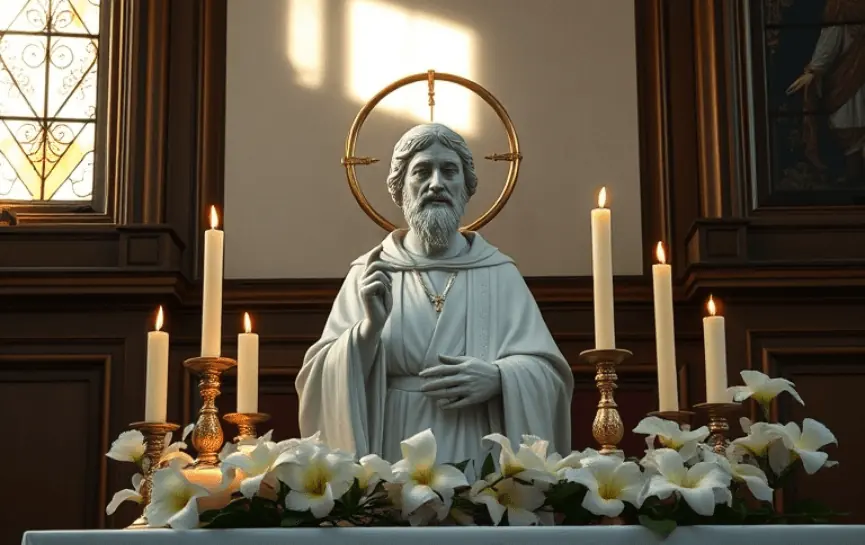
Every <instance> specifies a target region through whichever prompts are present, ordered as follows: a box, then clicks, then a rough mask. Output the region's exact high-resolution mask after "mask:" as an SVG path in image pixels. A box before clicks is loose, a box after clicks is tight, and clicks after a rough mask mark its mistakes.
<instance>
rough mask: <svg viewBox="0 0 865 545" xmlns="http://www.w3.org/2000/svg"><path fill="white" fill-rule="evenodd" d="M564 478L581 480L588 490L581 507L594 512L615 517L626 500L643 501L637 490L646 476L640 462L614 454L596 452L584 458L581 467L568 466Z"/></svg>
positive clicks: (579, 481)
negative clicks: (595, 455)
mask: <svg viewBox="0 0 865 545" xmlns="http://www.w3.org/2000/svg"><path fill="white" fill-rule="evenodd" d="M566 478H567V480H569V481H571V482H575V483H580V484H582V485H583V486H585V487H586V488H587V489H588V490H587V492H586V495H585V496H584V497H583V503H582V505H583V508H584V509H586V510H587V511H589V512H590V513H592V514H595V515H602V516H607V517H617V516H619V515H621V514H622V511H623V510H624V509H625V503H624V502H628V503H630V504H632V505H634V506H635V507H638V508H639V507H640V505H642V502H641V500H642V498H641V497H640V493H641V491H642V489H643V486H644V485H645V477H644V475H643V472H642V471H641V470H640V466H638V465H637V464H635V463H634V462H625V461H623V460H622V459H620V458H618V457H615V456H597V457H594V458H588V459H585V460H583V467H582V468H580V469H569V470H568V471H567V472H566Z"/></svg>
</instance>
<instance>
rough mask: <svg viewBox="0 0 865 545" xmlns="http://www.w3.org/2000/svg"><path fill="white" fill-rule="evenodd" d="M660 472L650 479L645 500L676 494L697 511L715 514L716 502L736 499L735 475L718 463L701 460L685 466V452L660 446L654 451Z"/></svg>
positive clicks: (701, 513) (663, 498)
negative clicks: (732, 484) (732, 486)
mask: <svg viewBox="0 0 865 545" xmlns="http://www.w3.org/2000/svg"><path fill="white" fill-rule="evenodd" d="M654 461H655V463H656V466H657V469H658V474H656V475H653V476H652V477H651V478H650V479H649V483H648V486H647V487H646V489H645V490H644V492H643V497H642V500H645V499H646V498H649V497H657V498H659V499H661V500H665V499H667V498H669V497H670V495H672V494H673V493H677V494H678V495H679V496H680V497H682V498H683V499H684V500H685V501H686V502H687V503H688V505H689V506H690V507H691V509H693V510H694V512H695V513H697V514H699V515H704V516H711V515H712V513H714V512H715V504H716V503H723V502H725V501H730V500H732V496H731V495H730V490H729V487H730V480H731V476H730V474H729V473H727V472H725V471H724V470H723V469H721V467H720V466H719V465H718V464H715V463H712V462H697V463H696V464H694V465H693V467H690V468H687V467H685V460H683V459H682V455H681V454H679V453H678V452H677V451H675V450H673V449H658V450H656V451H655V452H654Z"/></svg>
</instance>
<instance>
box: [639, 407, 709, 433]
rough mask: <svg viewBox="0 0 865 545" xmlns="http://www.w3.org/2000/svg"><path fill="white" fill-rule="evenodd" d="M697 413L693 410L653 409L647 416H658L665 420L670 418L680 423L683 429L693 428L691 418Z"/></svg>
mask: <svg viewBox="0 0 865 545" xmlns="http://www.w3.org/2000/svg"><path fill="white" fill-rule="evenodd" d="M695 414H697V413H695V412H692V411H652V412H650V413H649V414H647V415H646V416H657V417H658V418H661V419H663V420H670V421H671V422H675V423H677V424H678V425H679V428H681V429H683V430H690V429H691V419H692V418H693V417H694V415H695Z"/></svg>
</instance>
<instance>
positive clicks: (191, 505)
mask: <svg viewBox="0 0 865 545" xmlns="http://www.w3.org/2000/svg"><path fill="white" fill-rule="evenodd" d="M182 467H183V466H182V464H181V463H180V462H179V461H177V460H175V461H173V462H171V463H170V464H169V465H168V466H167V467H164V468H162V469H158V470H156V472H155V473H154V474H153V490H152V492H151V498H150V504H148V505H147V507H146V508H145V509H144V516H145V517H147V522H148V524H149V525H150V526H152V527H155V528H160V527H163V526H170V527H171V528H175V529H189V528H195V527H197V526H198V515H199V512H198V499H199V498H204V497H207V496H209V495H210V490H208V489H207V488H205V487H203V486H201V485H197V484H194V483H192V482H190V481H189V479H188V478H187V477H186V475H185V474H184V473H183V470H182Z"/></svg>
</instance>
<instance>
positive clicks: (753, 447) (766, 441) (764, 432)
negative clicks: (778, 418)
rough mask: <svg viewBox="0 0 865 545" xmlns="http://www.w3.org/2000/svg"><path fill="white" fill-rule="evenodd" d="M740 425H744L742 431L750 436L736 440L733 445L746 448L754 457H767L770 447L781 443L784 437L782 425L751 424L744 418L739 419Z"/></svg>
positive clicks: (767, 423)
mask: <svg viewBox="0 0 865 545" xmlns="http://www.w3.org/2000/svg"><path fill="white" fill-rule="evenodd" d="M739 423H740V424H741V425H742V431H744V432H745V433H747V434H748V435H746V436H745V437H739V438H737V439H734V440H733V443H732V444H734V445H737V446H739V447H743V448H745V449H746V450H748V452H750V453H751V454H753V455H754V456H758V457H759V456H765V455H766V454H767V452H768V450H769V446H770V445H771V444H772V443H774V442H775V441H779V440H780V439H781V438H782V437H783V435H784V427H783V426H781V425H780V424H774V423H769V422H754V423H751V421H750V420H749V419H748V418H746V417H744V416H743V417H742V418H740V419H739Z"/></svg>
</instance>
